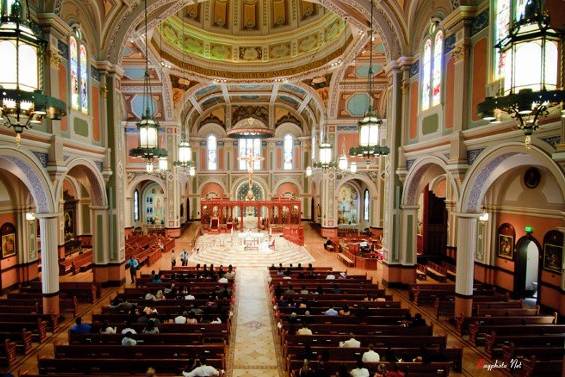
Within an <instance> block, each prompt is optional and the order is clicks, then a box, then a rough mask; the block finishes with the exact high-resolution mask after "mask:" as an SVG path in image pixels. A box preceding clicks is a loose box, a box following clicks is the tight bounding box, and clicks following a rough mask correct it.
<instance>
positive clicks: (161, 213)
mask: <svg viewBox="0 0 565 377" xmlns="http://www.w3.org/2000/svg"><path fill="white" fill-rule="evenodd" d="M143 207H144V211H143V213H144V214H145V218H144V220H145V223H147V224H164V223H165V198H164V195H163V191H162V190H161V188H160V187H159V186H158V185H156V184H152V185H150V186H148V187H147V189H145V192H144V198H143Z"/></svg>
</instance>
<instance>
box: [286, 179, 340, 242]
mask: <svg viewBox="0 0 565 377" xmlns="http://www.w3.org/2000/svg"><path fill="white" fill-rule="evenodd" d="M336 184H337V182H336V172H335V169H326V170H323V171H322V181H321V184H320V201H321V204H320V207H321V209H322V236H323V237H337V203H336V195H337V194H336V192H335V190H336ZM279 215H280V213H279Z"/></svg>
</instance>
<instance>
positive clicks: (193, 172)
mask: <svg viewBox="0 0 565 377" xmlns="http://www.w3.org/2000/svg"><path fill="white" fill-rule="evenodd" d="M188 175H190V176H191V177H194V176H195V175H196V168H195V167H194V166H191V167H190V169H189V170H188Z"/></svg>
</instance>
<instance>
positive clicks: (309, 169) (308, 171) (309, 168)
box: [306, 166, 312, 177]
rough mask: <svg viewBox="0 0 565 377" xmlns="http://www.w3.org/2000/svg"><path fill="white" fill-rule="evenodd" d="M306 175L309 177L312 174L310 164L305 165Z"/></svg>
mask: <svg viewBox="0 0 565 377" xmlns="http://www.w3.org/2000/svg"><path fill="white" fill-rule="evenodd" d="M306 176H307V177H311V176H312V167H311V166H307V167H306Z"/></svg>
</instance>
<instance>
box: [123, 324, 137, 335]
mask: <svg viewBox="0 0 565 377" xmlns="http://www.w3.org/2000/svg"><path fill="white" fill-rule="evenodd" d="M127 333H131V334H133V335H135V334H137V331H135V330H134V329H132V328H131V325H130V324H128V325H126V327H125V328H124V329H123V330H122V332H121V334H122V335H126V334H127Z"/></svg>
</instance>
